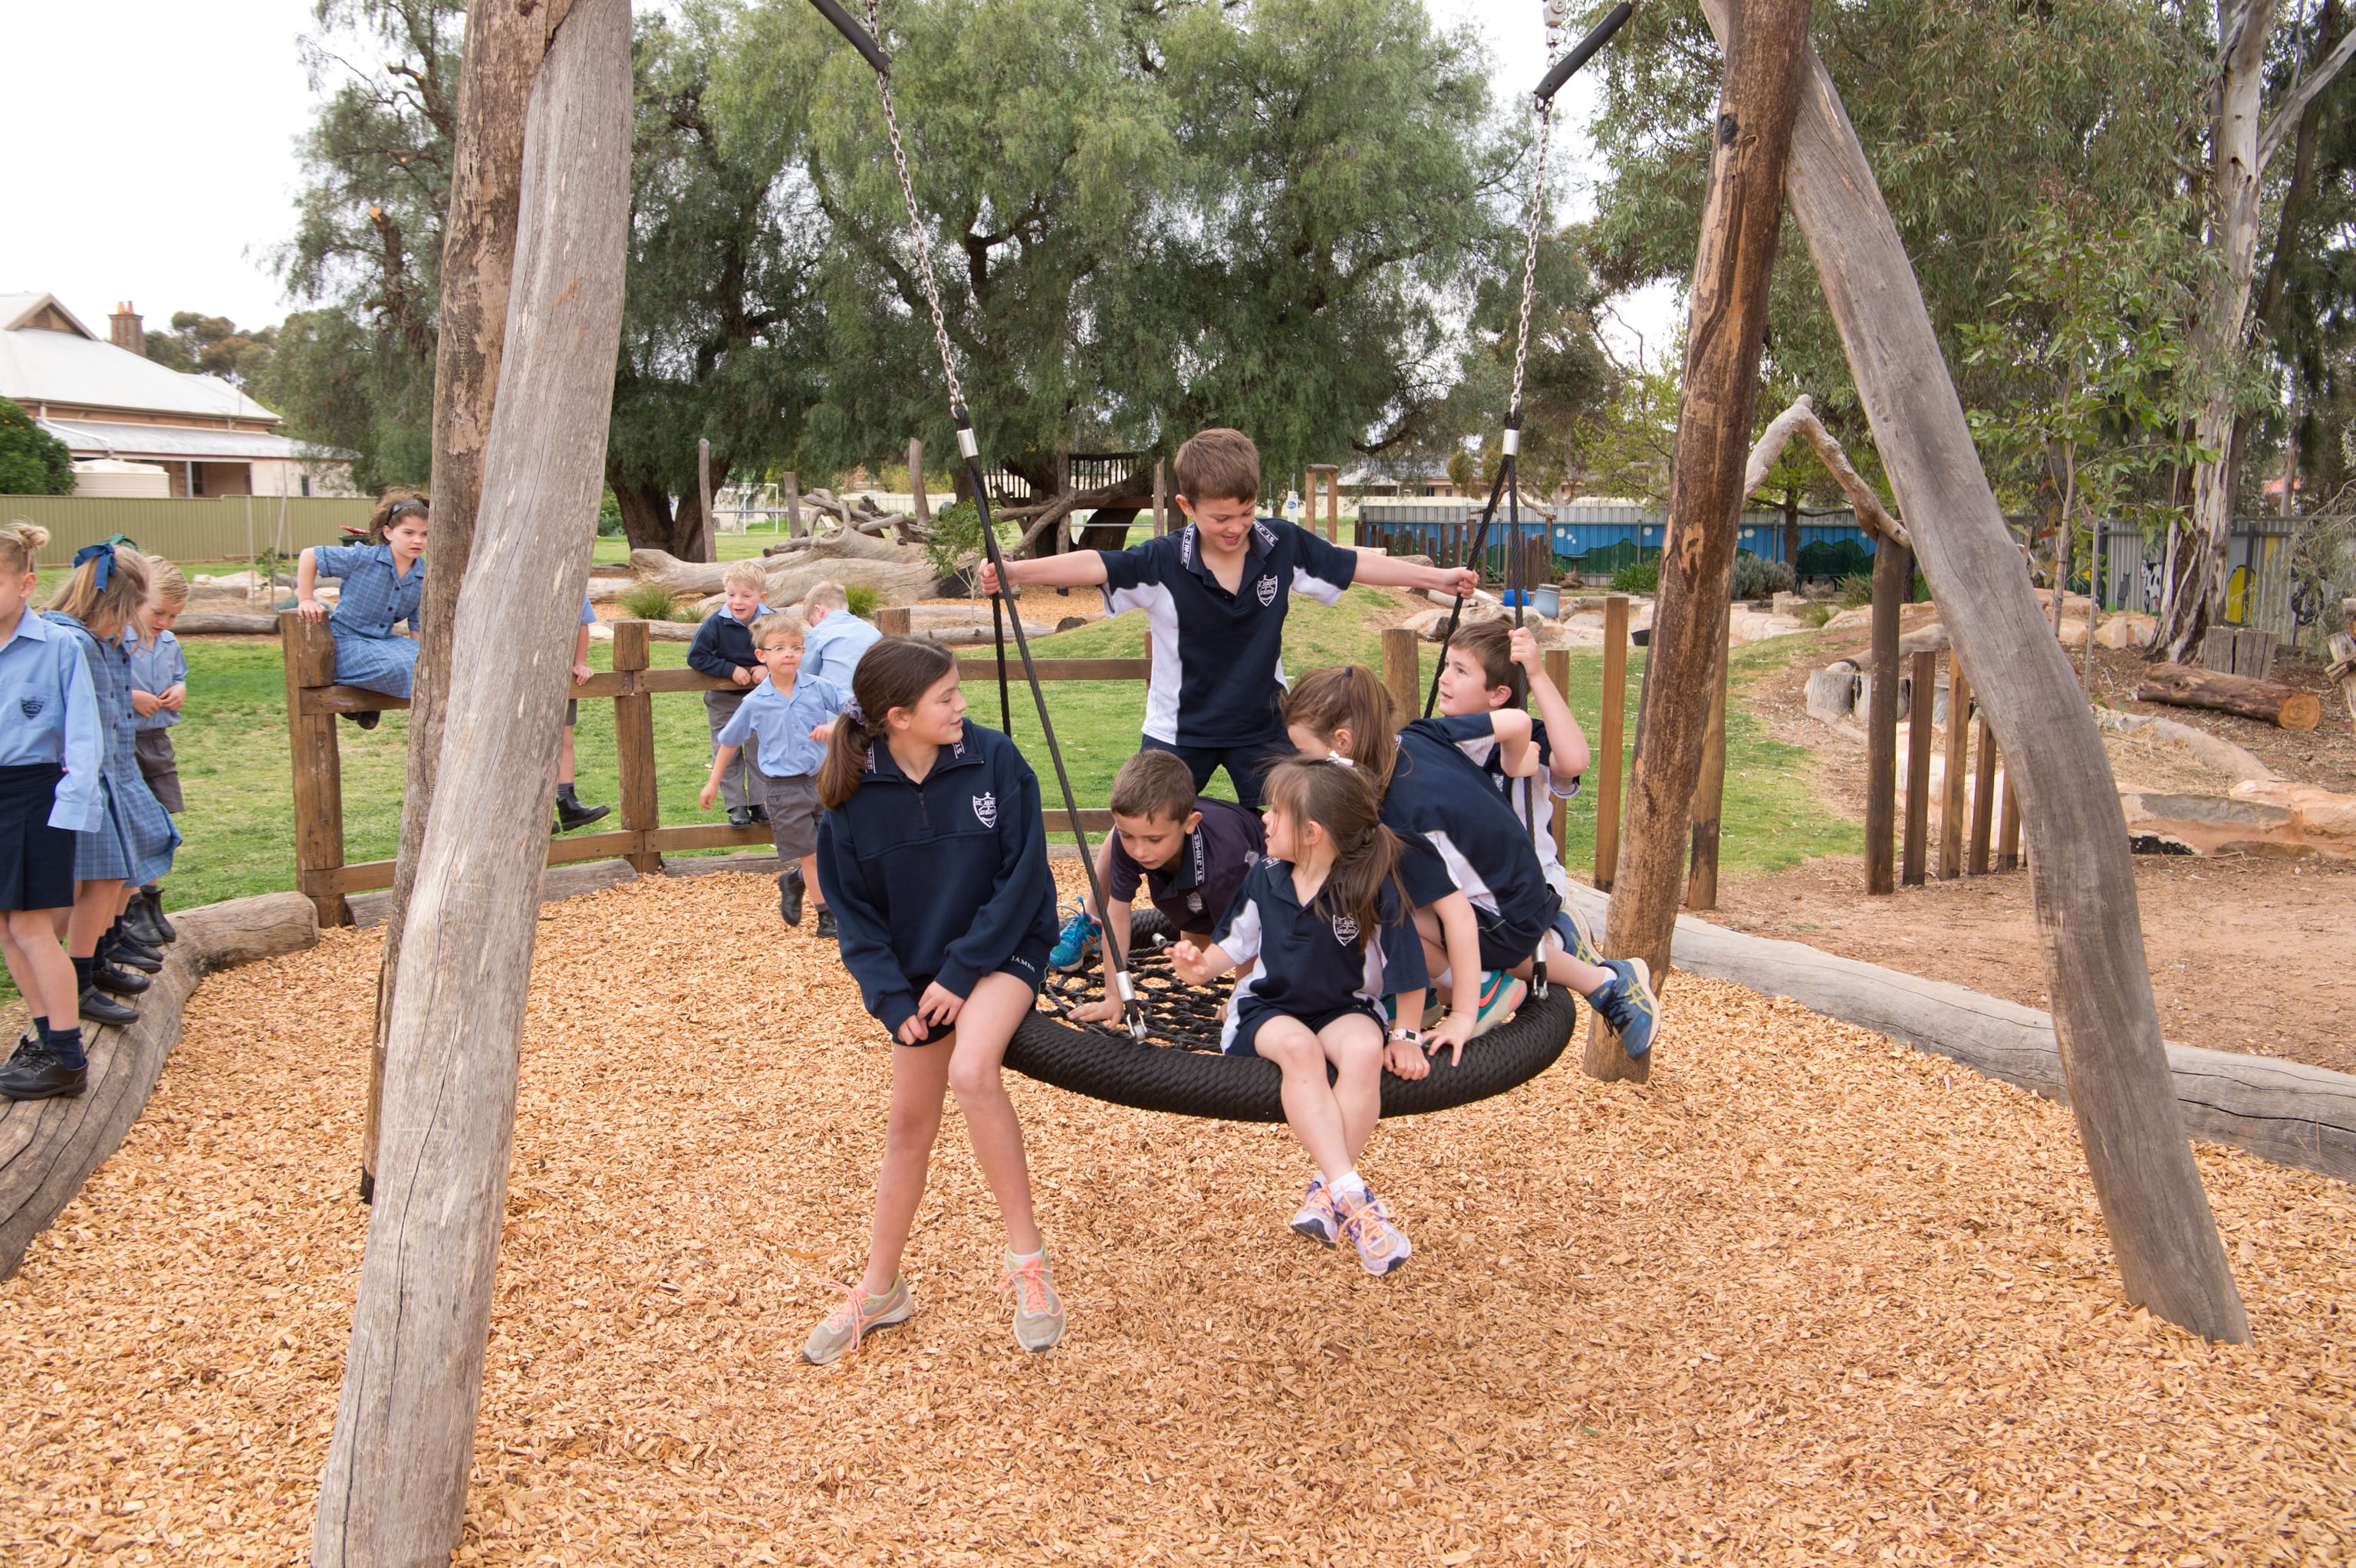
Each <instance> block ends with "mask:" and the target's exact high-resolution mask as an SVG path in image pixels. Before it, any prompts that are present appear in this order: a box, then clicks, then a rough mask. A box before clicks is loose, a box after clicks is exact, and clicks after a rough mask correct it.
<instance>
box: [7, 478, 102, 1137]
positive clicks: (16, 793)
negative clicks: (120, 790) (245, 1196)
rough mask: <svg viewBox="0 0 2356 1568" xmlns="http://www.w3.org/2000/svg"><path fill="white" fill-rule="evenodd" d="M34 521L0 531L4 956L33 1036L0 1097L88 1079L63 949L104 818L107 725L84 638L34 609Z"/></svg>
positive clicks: (42, 531)
mask: <svg viewBox="0 0 2356 1568" xmlns="http://www.w3.org/2000/svg"><path fill="white" fill-rule="evenodd" d="M48 542H49V530H48V529H47V528H42V527H41V526H40V525H39V524H37V523H24V522H19V523H11V524H9V525H7V526H6V527H5V528H0V713H5V715H6V720H7V721H6V722H5V723H0V957H5V959H6V961H7V965H8V974H9V976H10V977H11V978H12V979H14V980H15V981H16V989H17V991H18V992H19V993H21V994H22V995H23V997H24V998H25V1005H26V1007H27V1008H29V1009H30V1010H31V1013H32V1019H33V1023H32V1029H31V1031H30V1032H29V1033H27V1035H26V1036H25V1037H24V1038H23V1039H22V1040H18V1041H17V1043H16V1051H15V1053H14V1054H13V1055H11V1056H10V1057H9V1058H8V1061H7V1064H6V1065H5V1067H0V1100H48V1099H56V1098H59V1097H63V1096H70V1095H74V1094H79V1093H81V1092H82V1089H83V1087H84V1086H85V1084H86V1083H87V1082H88V1079H89V1060H88V1058H87V1057H85V1056H84V1055H83V1054H82V1042H81V1019H80V1017H79V1016H78V1015H79V1012H80V1007H79V1000H78V997H79V988H78V987H76V986H75V984H74V968H73V965H72V964H71V963H70V962H68V960H67V958H66V955H65V950H64V949H63V948H62V947H60V946H59V944H58V933H57V922H58V921H59V920H60V919H62V918H64V917H65V915H66V913H67V912H68V911H69V910H70V909H71V908H72V907H73V901H74V841H75V838H76V837H77V835H79V834H80V833H81V832H82V831H83V830H84V829H87V828H92V827H97V826H98V825H99V823H100V822H101V821H102V819H103V818H104V816H105V813H106V794H105V789H104V786H103V785H102V783H101V782H100V770H101V767H102V759H103V757H104V756H105V752H106V734H105V720H104V717H103V715H102V713H101V711H100V709H99V705H98V691H97V688H96V686H95V685H94V684H93V682H92V680H91V671H90V665H89V663H88V662H87V661H86V660H85V659H84V657H83V656H82V648H81V641H82V640H81V639H80V638H79V637H77V636H75V635H72V634H70V633H69V632H67V631H66V630H65V629H64V628H62V627H59V626H56V625H53V624H50V623H49V622H48V621H46V620H44V619H43V618H42V617H41V616H40V615H38V614H37V613H35V612H34V610H33V607H32V603H31V601H32V596H33V588H34V585H35V583H36V582H37V581H38V579H37V576H36V575H35V573H34V571H33V561H34V558H35V557H36V556H37V555H38V554H39V552H40V549H41V547H42V546H43V545H45V544H47V543H48Z"/></svg>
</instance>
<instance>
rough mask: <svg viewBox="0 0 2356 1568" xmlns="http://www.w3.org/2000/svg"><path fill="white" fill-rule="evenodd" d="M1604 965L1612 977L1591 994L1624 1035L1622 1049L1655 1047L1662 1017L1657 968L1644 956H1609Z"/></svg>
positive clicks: (1593, 1004) (1634, 1053) (1591, 1002)
mask: <svg viewBox="0 0 2356 1568" xmlns="http://www.w3.org/2000/svg"><path fill="white" fill-rule="evenodd" d="M1603 966H1604V967H1605V968H1606V969H1609V970H1611V971H1612V978H1610V979H1609V980H1606V981H1604V982H1603V984H1601V986H1598V987H1595V994H1594V995H1593V996H1591V997H1588V998H1587V1005H1588V1006H1589V1007H1590V1008H1594V1009H1595V1011H1596V1013H1597V1015H1598V1016H1599V1017H1601V1019H1603V1021H1604V1022H1605V1023H1606V1024H1609V1025H1610V1026H1611V1028H1612V1033H1614V1034H1616V1035H1618V1036H1619V1037H1620V1049H1621V1050H1622V1051H1626V1052H1627V1053H1628V1054H1629V1055H1630V1056H1631V1057H1638V1056H1642V1055H1644V1053H1645V1052H1646V1051H1650V1050H1652V1049H1653V1031H1654V1029H1656V1028H1658V1027H1659V1025H1660V1021H1661V999H1660V997H1656V996H1655V995H1654V994H1653V971H1652V968H1651V966H1650V965H1647V964H1645V962H1644V960H1643V959H1642V958H1607V959H1605V960H1604V961H1603Z"/></svg>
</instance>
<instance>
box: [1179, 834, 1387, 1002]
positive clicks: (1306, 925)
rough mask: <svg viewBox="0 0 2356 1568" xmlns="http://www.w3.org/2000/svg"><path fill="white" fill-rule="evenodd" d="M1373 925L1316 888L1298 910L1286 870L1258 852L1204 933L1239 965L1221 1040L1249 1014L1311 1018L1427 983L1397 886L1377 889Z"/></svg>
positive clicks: (1285, 865) (1285, 864) (1289, 871)
mask: <svg viewBox="0 0 2356 1568" xmlns="http://www.w3.org/2000/svg"><path fill="white" fill-rule="evenodd" d="M1382 912H1383V923H1382V926H1381V927H1380V929H1378V930H1376V931H1372V932H1364V931H1360V930H1359V929H1358V924H1357V922H1355V921H1354V920H1352V919H1351V918H1350V917H1349V916H1348V915H1346V914H1343V913H1339V912H1335V911H1333V909H1331V908H1329V907H1328V906H1327V903H1326V900H1325V898H1324V895H1323V892H1322V891H1321V892H1320V894H1319V895H1318V896H1317V897H1316V898H1314V899H1312V900H1311V901H1310V902H1309V907H1307V908H1306V909H1304V908H1302V907H1301V899H1300V896H1299V895H1298V894H1296V893H1295V892H1294V891H1293V889H1292V867H1291V865H1290V863H1289V862H1286V861H1283V860H1271V859H1268V858H1267V857H1266V856H1262V857H1261V858H1260V859H1259V860H1258V863H1257V864H1255V865H1254V866H1253V867H1252V869H1250V871H1249V872H1248V873H1247V874H1246V875H1245V877H1244V885H1243V891H1241V892H1239V893H1237V895H1236V901H1235V905H1234V907H1232V908H1231V909H1229V910H1228V911H1227V913H1226V918H1225V919H1224V920H1222V921H1220V922H1219V925H1218V929H1217V930H1216V931H1215V932H1214V933H1212V937H1211V940H1212V943H1213V944H1214V945H1215V946H1216V947H1217V948H1218V949H1219V950H1220V951H1221V952H1222V953H1225V954H1226V955H1227V956H1228V957H1230V958H1232V959H1234V960H1235V961H1236V966H1237V968H1244V967H1246V966H1248V965H1251V964H1252V962H1253V961H1254V960H1255V959H1257V960H1258V967H1257V968H1254V969H1252V970H1251V972H1250V973H1249V974H1248V975H1247V976H1244V978H1243V980H1242V982H1241V983H1240V984H1238V985H1237V987H1236V988H1235V993H1234V995H1232V996H1231V997H1229V998H1228V1000H1227V1021H1226V1029H1224V1031H1223V1032H1222V1034H1221V1037H1220V1043H1221V1044H1222V1045H1226V1044H1227V1043H1228V1042H1230V1041H1232V1040H1234V1039H1235V1035H1236V1029H1237V1025H1238V1024H1239V1023H1240V1022H1241V1021H1242V1019H1243V1017H1244V1015H1245V1014H1247V1013H1249V1012H1279V1013H1282V1014H1284V1015H1285V1016H1286V1017H1287V1018H1296V1019H1312V1018H1317V1017H1319V1016H1321V1015H1323V1014H1327V1013H1334V1012H1339V1011H1342V1010H1343V1009H1344V1008H1350V1007H1353V1006H1355V1005H1359V1004H1366V1005H1368V1006H1370V1007H1371V1006H1377V1005H1379V1004H1380V1002H1381V1000H1382V998H1383V997H1388V996H1395V995H1397V994H1398V992H1401V991H1412V990H1416V989H1419V988H1420V987H1424V986H1427V985H1429V984H1430V975H1429V974H1428V973H1426V971H1425V968H1424V962H1423V944H1422V943H1421V942H1420V941H1419V940H1418V939H1417V937H1416V934H1415V928H1414V926H1413V925H1411V924H1410V923H1408V911H1407V907H1406V906H1405V905H1404V904H1402V903H1401V902H1400V901H1399V899H1398V891H1397V890H1395V889H1392V888H1385V889H1384V890H1383V898H1382Z"/></svg>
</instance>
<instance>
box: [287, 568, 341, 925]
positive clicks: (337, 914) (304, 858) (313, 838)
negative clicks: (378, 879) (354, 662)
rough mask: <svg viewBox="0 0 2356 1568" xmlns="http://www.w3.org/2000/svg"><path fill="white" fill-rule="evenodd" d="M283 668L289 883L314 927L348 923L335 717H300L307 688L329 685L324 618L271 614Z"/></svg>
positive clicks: (331, 667)
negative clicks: (291, 861) (291, 830)
mask: <svg viewBox="0 0 2356 1568" xmlns="http://www.w3.org/2000/svg"><path fill="white" fill-rule="evenodd" d="M278 645H279V647H280V649H281V651H282V654H283V656H284V661H285V665H286V729H287V737H286V739H287V750H288V752H289V754H290V755H291V756H292V757H293V759H294V763H295V802H294V804H295V886H296V887H298V888H300V889H302V891H304V892H305V893H308V894H309V895H310V896H311V901H312V902H313V903H315V904H316V905H317V906H318V908H319V923H320V924H321V925H349V924H351V923H352V912H351V906H350V905H348V904H347V903H346V902H345V901H344V895H343V893H342V891H341V890H339V889H338V888H337V886H336V885H335V880H334V874H335V873H336V872H337V871H340V870H342V869H344V769H343V760H342V757H341V755H340V752H339V749H338V745H337V737H336V716H335V715H334V714H332V713H305V711H304V710H303V708H304V703H303V693H304V690H305V688H316V687H322V686H333V685H334V684H335V683H336V635H335V634H334V633H333V632H330V631H329V630H328V629H327V623H326V622H325V621H305V619H303V617H302V616H301V615H299V614H297V613H295V612H294V611H292V610H288V611H285V612H284V613H281V614H280V615H279V617H278Z"/></svg>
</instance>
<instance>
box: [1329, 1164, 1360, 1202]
mask: <svg viewBox="0 0 2356 1568" xmlns="http://www.w3.org/2000/svg"><path fill="white" fill-rule="evenodd" d="M1325 1189H1326V1190H1327V1191H1329V1192H1331V1193H1333V1196H1334V1197H1336V1198H1364V1197H1365V1195H1366V1183H1365V1179H1364V1178H1363V1177H1361V1176H1360V1175H1359V1174H1358V1172H1357V1168H1356V1167H1355V1166H1353V1167H1352V1168H1350V1169H1348V1170H1345V1171H1344V1172H1343V1173H1342V1174H1341V1175H1340V1176H1338V1177H1335V1178H1334V1179H1333V1180H1331V1181H1329V1182H1327V1183H1326V1184H1325Z"/></svg>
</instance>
